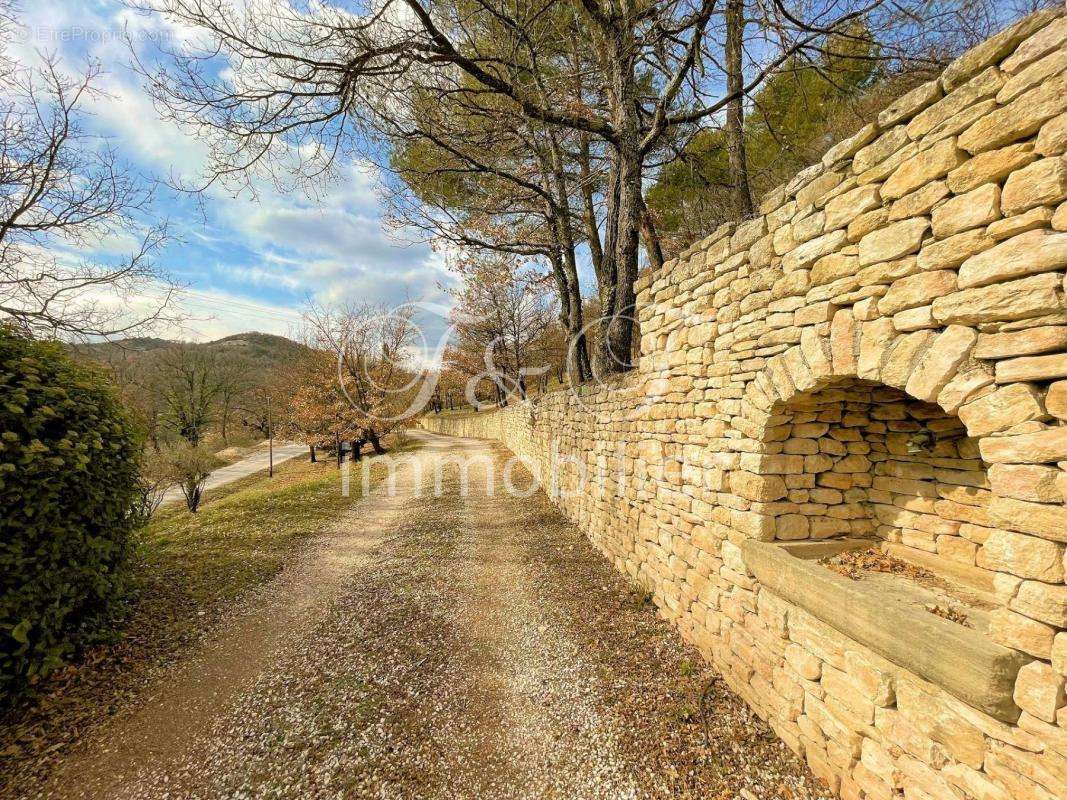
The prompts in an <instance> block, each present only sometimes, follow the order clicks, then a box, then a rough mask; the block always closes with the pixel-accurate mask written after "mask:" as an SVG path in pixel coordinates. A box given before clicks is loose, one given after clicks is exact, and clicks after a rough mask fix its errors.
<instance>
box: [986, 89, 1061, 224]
mask: <svg viewBox="0 0 1067 800" xmlns="http://www.w3.org/2000/svg"><path fill="white" fill-rule="evenodd" d="M1065 88H1067V87H1065ZM1064 198H1067V161H1065V160H1064V158H1063V157H1062V156H1053V157H1051V158H1042V159H1041V160H1040V161H1035V162H1034V163H1033V164H1029V165H1027V166H1025V167H1023V168H1022V169H1020V170H1018V171H1017V172H1013V173H1012V174H1011V175H1010V176H1009V177H1008V180H1007V182H1006V183H1005V184H1004V192H1003V194H1002V195H1001V210H1002V211H1003V213H1004V214H1005V215H1006V216H1007V215H1011V214H1021V213H1022V212H1024V211H1026V210H1028V209H1031V208H1034V207H1035V206H1054V205H1056V204H1057V203H1059V202H1060V201H1061V200H1063V199H1064Z"/></svg>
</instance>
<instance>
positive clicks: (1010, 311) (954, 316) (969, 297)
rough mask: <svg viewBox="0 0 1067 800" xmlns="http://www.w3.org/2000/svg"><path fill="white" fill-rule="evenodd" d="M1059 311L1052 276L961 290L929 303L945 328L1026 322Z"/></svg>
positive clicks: (1056, 279)
mask: <svg viewBox="0 0 1067 800" xmlns="http://www.w3.org/2000/svg"><path fill="white" fill-rule="evenodd" d="M1062 308H1063V289H1062V286H1061V278H1060V276H1059V275H1057V274H1053V273H1047V274H1044V275H1031V276H1030V277H1028V278H1022V279H1020V280H1017V281H1009V282H1008V283H998V284H993V285H992V286H982V287H978V288H974V289H964V290H963V291H959V292H953V293H952V294H950V295H946V296H944V297H939V298H937V299H936V300H935V301H934V302H933V314H934V319H936V320H937V321H938V322H941V323H944V324H948V325H952V324H958V325H979V324H981V323H984V322H1003V321H1010V320H1020V319H1029V318H1031V317H1040V316H1043V315H1047V314H1055V313H1057V312H1059V311H1060V310H1061V309H1062Z"/></svg>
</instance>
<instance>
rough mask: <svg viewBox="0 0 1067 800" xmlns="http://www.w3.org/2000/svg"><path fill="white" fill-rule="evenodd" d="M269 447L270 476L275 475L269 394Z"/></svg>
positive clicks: (268, 399)
mask: <svg viewBox="0 0 1067 800" xmlns="http://www.w3.org/2000/svg"><path fill="white" fill-rule="evenodd" d="M267 442H268V444H267V447H268V449H269V451H270V468H269V470H268V477H270V478H273V477H274V426H273V425H271V418H270V395H269V394H268V395H267Z"/></svg>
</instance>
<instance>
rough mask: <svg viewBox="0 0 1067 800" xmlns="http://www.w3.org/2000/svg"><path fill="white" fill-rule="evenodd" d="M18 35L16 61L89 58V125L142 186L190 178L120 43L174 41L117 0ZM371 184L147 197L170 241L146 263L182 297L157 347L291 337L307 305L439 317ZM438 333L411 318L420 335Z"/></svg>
mask: <svg viewBox="0 0 1067 800" xmlns="http://www.w3.org/2000/svg"><path fill="white" fill-rule="evenodd" d="M20 23H21V28H20V29H19V31H18V32H17V41H16V43H15V44H14V47H15V48H16V49H17V52H18V53H19V54H20V56H21V57H22V58H23V59H24V60H28V59H31V58H32V57H33V56H32V53H33V51H48V52H55V53H57V54H58V55H59V56H60V57H61V59H62V61H63V64H64V66H65V67H66V69H67V70H68V71H70V72H78V71H81V70H83V69H84V67H85V64H86V60H87V59H88V58H92V59H96V60H98V61H99V62H100V63H101V64H102V66H103V69H104V74H103V75H102V76H101V78H100V80H99V81H98V86H99V88H101V89H102V90H103V91H104V92H105V93H106V97H103V98H101V99H99V100H97V101H94V102H93V103H92V105H91V106H90V107H89V110H90V111H91V115H92V116H91V118H90V120H89V122H88V125H89V126H90V127H91V128H92V130H93V132H94V133H99V134H101V135H102V136H106V137H108V138H109V139H110V141H111V143H112V145H113V146H114V148H115V149H116V150H117V151H118V153H119V154H120V156H121V158H122V160H123V161H124V162H126V163H127V164H128V165H129V167H130V168H131V169H132V170H133V171H135V172H136V173H137V174H139V175H143V176H144V177H145V180H152V179H159V178H162V179H167V178H170V177H184V178H186V179H191V178H194V177H195V176H196V175H197V174H199V173H201V172H202V169H203V164H204V157H205V151H204V148H203V147H202V145H201V144H200V142H198V141H197V140H196V139H195V138H194V137H191V136H189V135H188V134H186V133H185V132H183V131H182V130H180V129H178V128H176V127H174V126H173V125H170V124H168V123H166V122H164V121H163V120H161V119H160V118H159V116H158V115H157V114H156V112H155V110H154V109H153V108H152V104H151V101H150V100H149V99H148V97H147V96H146V95H145V93H144V92H143V90H142V88H141V85H140V82H139V80H138V76H137V75H136V74H134V73H133V72H132V70H131V69H130V67H129V62H130V60H131V56H130V51H129V46H128V44H127V43H126V41H125V39H124V36H123V32H124V31H127V32H129V34H130V38H131V39H132V40H133V41H134V43H135V46H136V47H137V48H138V51H139V54H140V55H141V56H142V57H145V58H149V59H150V58H152V57H153V53H154V52H155V46H154V43H153V39H154V38H158V37H160V36H165V37H167V36H180V35H182V32H181V31H174V30H171V29H168V28H167V27H166V26H165V24H164V23H163V22H162V21H161V20H159V19H158V18H154V17H146V16H144V15H141V14H138V13H136V12H133V11H130V10H129V9H126V8H124V7H123V6H122V4H121V3H119V2H116V0H23V2H22V3H21V11H20ZM377 184H378V178H377V175H376V174H375V172H374V170H373V169H372V168H371V167H370V166H369V165H367V164H361V163H351V164H346V165H344V166H343V168H342V169H341V170H340V174H339V175H338V176H337V180H336V181H334V182H332V183H331V184H330V185H329V186H327V187H325V190H324V194H322V195H321V196H319V197H315V198H309V197H306V196H304V195H302V194H301V193H300V192H295V191H294V192H286V191H280V190H278V189H277V188H276V187H273V186H268V185H257V197H255V198H252V197H251V196H239V197H236V198H235V197H233V196H232V193H226V192H224V191H212V192H211V193H210V194H207V195H206V196H204V199H203V202H202V203H198V202H196V201H195V200H194V199H193V198H191V197H189V196H183V195H181V194H179V193H176V192H174V191H172V190H170V189H167V188H166V187H162V186H161V187H160V188H158V189H157V192H156V195H155V198H154V200H153V207H152V209H151V214H150V217H153V218H158V219H167V220H169V227H170V230H171V231H172V233H174V234H175V235H176V236H177V237H178V238H179V240H180V241H176V242H174V243H172V244H171V245H170V246H169V247H168V248H167V249H166V250H165V251H164V252H163V253H162V254H161V255H160V256H159V257H158V259H157V262H158V263H159V264H160V266H162V267H163V268H164V269H165V270H166V271H167V272H168V273H169V274H170V275H172V276H173V277H174V278H175V279H176V280H178V281H179V282H181V283H182V284H185V285H186V286H187V287H188V292H187V293H186V295H185V296H184V298H183V300H182V304H183V306H184V307H185V309H186V311H187V312H188V313H189V314H190V315H191V317H190V319H189V321H188V322H187V323H185V324H184V325H183V326H182V328H181V329H180V330H175V329H171V330H166V331H163V332H162V333H163V335H168V336H172V337H181V338H186V339H196V340H206V339H214V338H217V337H219V336H225V335H228V334H231V333H237V332H240V331H247V330H258V331H265V332H270V333H279V334H283V335H284V334H287V333H293V332H294V331H295V328H296V325H297V324H298V323H299V318H300V309H301V307H302V306H303V305H304V304H305V303H306V301H307V300H308V299H309V298H312V299H315V300H317V301H320V302H329V301H341V300H356V301H359V300H371V301H375V302H382V303H386V304H389V305H396V304H398V303H402V302H404V301H407V300H415V301H423V302H424V303H428V304H433V305H437V306H442V305H448V303H449V298H448V296H447V294H445V293H444V292H443V291H442V290H441V288H440V285H441V284H442V283H446V284H447V283H449V282H451V281H452V280H453V277H452V276H451V275H450V273H448V271H447V269H446V268H445V265H444V258H443V256H442V255H441V254H440V253H435V252H433V251H432V250H431V249H430V248H429V246H427V245H426V244H423V243H413V242H410V241H403V240H402V239H398V238H397V237H396V236H395V235H394V234H391V233H390V232H388V231H386V230H385V229H383V226H382V219H381V216H382V205H381V202H380V198H379V195H378V191H377ZM131 244H132V242H131V241H130V240H124V239H123V237H115V238H114V239H113V240H108V241H104V242H101V243H99V244H98V245H96V246H95V247H94V251H93V252H91V253H89V254H88V255H90V256H92V257H97V258H102V259H111V258H115V257H117V256H120V255H121V254H122V252H124V251H128V250H129V249H130V247H131ZM443 322H444V321H443V319H441V318H440V317H439V316H438V315H435V314H423V323H424V326H426V327H428V328H430V329H431V331H430V332H431V333H432V330H433V329H443V327H444V324H443Z"/></svg>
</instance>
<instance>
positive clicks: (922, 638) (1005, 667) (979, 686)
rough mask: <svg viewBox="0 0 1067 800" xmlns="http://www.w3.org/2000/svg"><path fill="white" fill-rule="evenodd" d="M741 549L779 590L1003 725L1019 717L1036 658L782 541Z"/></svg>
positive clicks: (758, 574) (753, 568)
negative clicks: (1020, 686) (1016, 692)
mask: <svg viewBox="0 0 1067 800" xmlns="http://www.w3.org/2000/svg"><path fill="white" fill-rule="evenodd" d="M741 552H742V557H743V558H744V562H745V565H746V566H747V567H748V569H749V570H750V571H751V572H752V574H753V575H755V577H756V579H757V580H759V582H760V583H761V584H762V585H763V586H764V587H766V588H767V589H768V590H770V591H771V592H773V593H774V594H776V595H778V596H780V597H782V598H783V599H785V600H788V601H789V602H791V603H793V604H795V605H797V606H799V607H800V608H802V609H804V610H805V611H807V612H808V613H810V614H812V615H813V616H815V617H816V618H817V619H819V620H821V621H822V622H824V623H826V624H827V625H829V626H830V627H832V628H834V629H835V630H837V631H839V632H841V633H843V634H844V635H845V636H848V637H849V638H851V639H853V640H855V641H856V642H858V643H859V644H861V645H864V646H866V647H869V648H870V649H871V650H873V651H874V652H876V653H878V654H879V655H880V656H882V657H883V658H885V659H887V660H889V661H891V662H892V663H894V664H896V665H897V666H899V667H901V668H903V669H905V670H907V671H909V672H912V673H914V674H915V675H918V676H919V677H921V678H924V679H925V680H928V681H930V682H931V683H933V684H935V685H937V686H940V687H941V688H942V689H944V690H945V691H946V692H948V693H949V694H951V695H952V696H953V697H955V698H957V699H959V700H961V701H963V702H964V703H966V704H967V705H969V706H971V707H972V708H976V709H978V710H980V711H983V712H985V713H986V714H989V715H990V716H992V717H994V718H996V719H998V720H1001V721H1003V722H1007V723H1012V724H1014V723H1015V722H1017V721H1018V719H1019V715H1020V713H1021V712H1020V710H1019V707H1018V706H1017V705H1016V704H1015V701H1014V700H1013V699H1012V692H1013V689H1014V687H1015V679H1016V677H1017V675H1018V673H1019V669H1020V668H1021V667H1022V666H1023V665H1025V664H1027V663H1028V662H1030V661H1031V660H1032V659H1031V658H1030V657H1028V656H1026V655H1024V654H1022V653H1019V652H1017V651H1015V650H1011V649H1009V648H1007V647H1003V646H1002V645H999V644H996V643H994V642H992V641H990V640H989V639H988V638H987V637H986V636H984V635H983V634H982V633H980V632H978V631H976V630H972V629H970V628H966V627H963V626H961V625H957V624H955V623H953V622H950V621H948V620H945V619H942V618H941V617H938V616H936V615H934V614H930V613H927V612H925V611H922V610H919V609H916V608H914V607H912V606H909V605H907V604H906V603H904V602H902V601H901V599H900V598H899V597H897V596H895V595H894V593H893V592H891V591H886V589H885V588H884V587H878V586H872V585H867V584H865V583H864V582H862V581H853V580H849V579H848V578H845V577H844V576H841V575H838V574H837V573H835V572H833V571H831V570H829V569H827V568H826V567H824V566H823V565H821V564H818V563H814V562H813V561H811V560H806V559H802V558H798V557H797V556H795V555H793V554H791V553H790V552H789V551H788V550H786V549H785V548H783V547H781V546H780V545H775V544H770V543H767V542H759V541H756V540H753V539H750V540H746V541H745V542H744V543H743V544H742V546H741Z"/></svg>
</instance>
